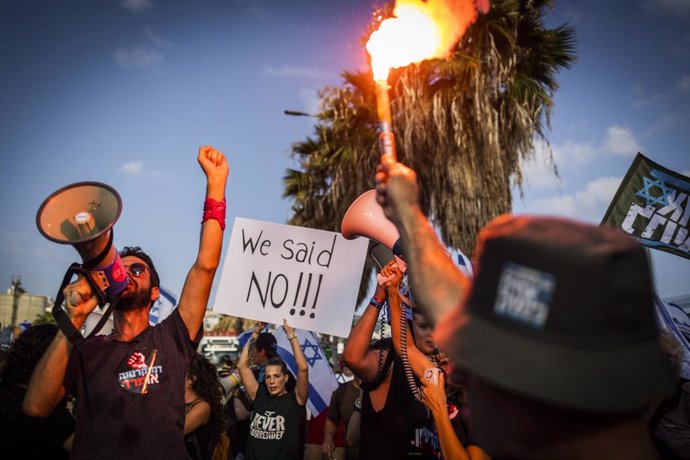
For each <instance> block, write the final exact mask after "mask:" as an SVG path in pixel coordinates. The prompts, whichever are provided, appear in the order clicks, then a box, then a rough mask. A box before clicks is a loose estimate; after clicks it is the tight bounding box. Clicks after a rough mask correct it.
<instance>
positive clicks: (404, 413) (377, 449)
mask: <svg viewBox="0 0 690 460" xmlns="http://www.w3.org/2000/svg"><path fill="white" fill-rule="evenodd" d="M391 355H395V356H394V357H393V370H392V376H391V382H390V387H389V388H388V395H387V396H386V403H385V405H384V406H383V408H382V409H381V410H380V411H378V412H376V411H374V408H373V406H372V404H371V398H370V395H369V391H367V389H366V385H362V387H363V388H365V391H364V398H363V401H362V419H361V422H360V443H359V446H360V447H359V458H360V460H370V459H371V460H381V459H390V460H401V459H405V458H415V459H438V458H440V455H441V447H440V444H439V440H438V436H437V435H436V430H435V426H434V422H433V417H432V415H431V414H430V413H429V412H428V411H427V409H426V407H425V406H424V405H423V404H422V403H421V402H419V401H417V400H416V399H415V397H414V395H413V394H412V390H411V389H410V386H409V385H408V383H407V380H406V378H405V372H404V370H403V365H402V361H401V360H400V357H399V356H397V354H395V353H394V352H392V351H389V352H388V360H390V356H391ZM384 372H385V370H384ZM415 381H416V383H417V385H418V386H419V385H421V384H420V382H419V381H418V380H417V379H416V378H415Z"/></svg>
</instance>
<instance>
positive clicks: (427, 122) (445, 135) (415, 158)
mask: <svg viewBox="0 0 690 460" xmlns="http://www.w3.org/2000/svg"><path fill="white" fill-rule="evenodd" d="M551 7H552V1H550V0H495V1H493V2H492V3H491V10H490V11H489V13H488V14H486V15H480V17H479V18H478V20H477V21H476V22H475V23H474V24H473V25H472V26H470V28H469V29H468V30H467V32H466V33H465V36H464V37H463V38H462V39H461V41H460V42H459V43H458V44H457V46H456V48H455V50H454V53H453V55H452V57H451V58H450V59H449V60H433V61H425V62H422V63H421V64H415V65H411V66H408V67H405V68H403V69H398V70H395V71H393V72H391V75H390V76H389V83H390V85H391V91H390V97H391V110H392V112H393V126H394V131H395V133H396V136H397V139H396V144H397V152H398V157H399V160H400V161H402V162H404V163H406V164H407V165H409V166H411V167H412V168H414V169H415V170H416V172H417V175H418V178H419V181H420V184H421V204H422V208H423V210H424V211H425V212H426V213H427V215H428V216H429V217H430V218H431V219H432V221H433V222H434V224H435V225H436V226H437V228H438V230H439V232H440V234H441V237H442V239H443V240H444V242H445V243H446V244H447V245H448V246H451V247H454V248H458V249H460V250H462V251H463V252H465V253H466V254H468V255H469V254H472V252H473V247H474V241H475V238H476V234H477V232H478V231H479V229H480V228H481V227H483V226H484V225H485V224H486V223H487V222H488V221H489V220H490V219H492V218H494V217H495V216H497V215H499V214H502V213H505V212H509V211H510V209H511V205H512V202H511V190H512V188H513V187H514V186H517V187H519V188H520V189H521V185H522V172H521V161H522V160H523V159H526V158H530V157H531V156H532V155H533V152H534V142H535V139H538V140H543V141H544V142H545V143H546V144H547V145H548V140H547V139H546V131H547V129H548V128H549V120H550V115H551V110H552V107H553V95H554V92H555V91H556V90H557V89H558V81H557V79H556V77H557V75H558V72H559V71H560V70H561V69H566V68H569V67H570V66H571V65H572V64H573V62H574V60H575V40H574V31H573V29H572V28H571V27H570V26H568V25H562V26H559V27H556V28H552V29H549V28H547V27H546V26H545V25H544V16H545V14H546V13H547V11H548V10H549V9H550V8H551ZM386 11H390V8H388V9H387V10H386ZM372 27H375V26H372ZM343 77H344V79H345V83H344V85H343V86H342V87H337V88H325V89H324V90H322V92H321V104H322V111H321V113H320V114H319V122H318V124H317V126H316V129H315V133H314V135H313V136H312V137H309V138H307V139H306V140H305V141H303V142H298V143H295V144H294V145H293V147H292V152H293V156H295V157H296V158H297V159H298V161H299V165H300V169H293V170H290V171H288V173H287V174H286V176H285V177H284V183H285V190H284V197H288V198H290V199H292V200H293V205H292V211H293V216H292V218H291V219H290V221H289V223H291V224H293V225H301V226H306V227H312V228H320V229H325V230H335V231H337V230H338V229H339V226H340V221H341V220H342V216H343V214H344V213H345V211H346V210H347V208H348V206H349V205H350V204H351V203H352V202H353V201H354V200H355V198H356V197H357V196H359V195H360V194H361V193H362V192H364V191H365V190H367V189H370V188H372V187H373V185H374V171H375V168H376V164H377V163H378V145H377V131H376V129H377V120H376V112H375V107H376V104H375V93H374V82H373V79H372V76H371V74H370V73H369V72H360V73H348V72H345V73H344V74H343ZM554 173H555V174H557V171H556V169H555V166H554ZM370 269H371V267H370V266H369V267H368V268H367V269H366V270H365V273H364V274H363V279H369V276H370V272H369V270H370ZM364 289H366V286H364ZM360 294H361V295H362V290H360Z"/></svg>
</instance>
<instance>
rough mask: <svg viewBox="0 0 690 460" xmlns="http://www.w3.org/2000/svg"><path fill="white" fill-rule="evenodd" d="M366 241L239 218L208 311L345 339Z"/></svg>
mask: <svg viewBox="0 0 690 460" xmlns="http://www.w3.org/2000/svg"><path fill="white" fill-rule="evenodd" d="M368 242H369V240H367V239H366V238H358V239H355V240H346V239H345V238H343V236H342V235H341V234H340V233H335V232H327V231H324V230H314V229H310V228H303V227H295V226H290V225H281V224H275V223H271V222H262V221H258V220H251V219H245V218H241V217H238V218H236V219H235V223H234V225H233V229H232V235H231V237H230V243H229V245H228V251H227V255H226V257H225V263H224V265H223V271H222V274H221V277H220V284H219V286H218V292H217V294H216V299H215V303H214V307H213V311H216V312H219V313H225V314H228V315H233V316H239V317H242V318H249V319H254V320H258V321H264V322H267V323H273V324H282V322H283V319H287V321H288V323H289V324H290V325H291V326H293V327H299V328H301V329H306V330H310V331H317V332H321V333H325V334H331V335H335V336H339V337H347V336H348V334H349V333H350V327H351V326H352V317H353V314H354V309H355V306H356V302H357V292H358V289H359V284H360V281H361V278H362V269H363V267H364V259H365V257H366V250H367V245H368Z"/></svg>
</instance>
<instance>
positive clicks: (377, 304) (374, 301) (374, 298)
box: [369, 297, 386, 310]
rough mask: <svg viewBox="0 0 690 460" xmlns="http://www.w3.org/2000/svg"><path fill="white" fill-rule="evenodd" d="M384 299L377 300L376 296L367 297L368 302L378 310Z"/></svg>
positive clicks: (383, 303)
mask: <svg viewBox="0 0 690 460" xmlns="http://www.w3.org/2000/svg"><path fill="white" fill-rule="evenodd" d="M385 303H386V299H383V300H378V299H377V298H376V297H372V298H371V299H369V304H370V305H373V306H375V307H376V308H378V309H379V310H380V309H381V308H382V307H383V306H384V305H385Z"/></svg>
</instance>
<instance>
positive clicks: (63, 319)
mask: <svg viewBox="0 0 690 460" xmlns="http://www.w3.org/2000/svg"><path fill="white" fill-rule="evenodd" d="M75 273H76V274H79V275H82V276H83V277H84V279H86V282H87V283H89V286H91V291H92V292H93V293H94V294H95V295H96V297H97V298H98V305H101V306H103V305H105V302H106V299H105V294H103V292H101V290H100V288H99V287H98V285H97V284H96V282H95V281H94V279H93V277H92V276H91V273H89V271H88V270H86V269H85V268H84V267H83V266H81V265H79V264H78V263H76V262H75V263H73V264H72V265H70V267H69V268H68V269H67V272H65V276H64V278H63V279H62V283H61V284H60V289H59V290H58V293H57V295H56V296H55V303H54V304H53V318H55V322H57V324H58V327H60V330H61V331H62V333H63V334H65V337H67V340H69V341H70V343H72V345H74V346H78V345H81V344H82V342H84V336H83V335H81V332H79V331H78V330H77V328H75V327H74V325H73V324H72V321H70V319H69V317H68V316H67V313H65V310H63V309H62V302H63V301H64V300H65V295H64V293H63V291H64V289H65V287H66V286H67V285H68V284H69V281H70V279H72V275H74V274H75ZM112 308H113V304H111V305H110V306H109V307H108V310H107V311H106V314H104V315H103V317H102V318H101V321H99V323H98V324H97V325H96V328H95V329H94V331H99V330H100V329H101V328H102V327H103V324H105V320H107V318H108V316H109V315H110V311H111V310H112ZM92 335H93V334H92ZM89 337H90V336H89Z"/></svg>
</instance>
